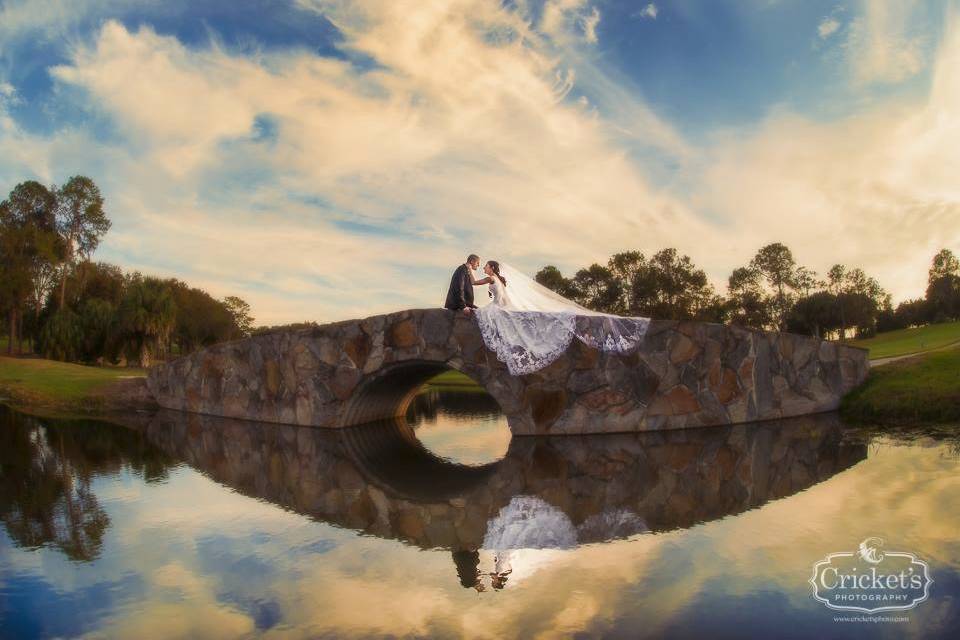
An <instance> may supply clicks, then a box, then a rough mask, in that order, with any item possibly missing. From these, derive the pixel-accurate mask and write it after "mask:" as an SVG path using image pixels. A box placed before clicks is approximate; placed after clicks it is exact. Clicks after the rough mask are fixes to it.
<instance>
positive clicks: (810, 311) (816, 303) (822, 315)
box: [787, 291, 840, 338]
mask: <svg viewBox="0 0 960 640" xmlns="http://www.w3.org/2000/svg"><path fill="white" fill-rule="evenodd" d="M839 324H840V322H839V318H838V315H837V298H836V296H834V295H833V294H832V293H830V292H829V291H818V292H816V293H813V294H810V295H809V296H805V297H803V298H800V299H799V300H797V302H796V304H795V305H793V308H792V309H791V310H790V314H789V315H788V316H787V330H788V331H792V332H794V333H807V334H810V335H812V336H816V337H817V338H821V337H823V335H824V334H825V333H827V332H829V331H834V330H836V329H838V328H839Z"/></svg>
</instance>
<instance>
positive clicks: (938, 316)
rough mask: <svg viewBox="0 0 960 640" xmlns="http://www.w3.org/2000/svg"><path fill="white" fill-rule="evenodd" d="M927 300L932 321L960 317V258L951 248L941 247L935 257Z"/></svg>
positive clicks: (928, 279)
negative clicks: (958, 258) (959, 258)
mask: <svg viewBox="0 0 960 640" xmlns="http://www.w3.org/2000/svg"><path fill="white" fill-rule="evenodd" d="M926 300H927V312H928V313H929V318H928V319H929V320H930V321H932V322H940V321H943V320H947V319H954V318H960V260H957V257H956V256H954V255H953V252H952V251H950V250H949V249H941V250H940V251H939V252H938V253H937V255H935V256H934V257H933V265H932V266H931V267H930V271H929V273H928V278H927V295H926Z"/></svg>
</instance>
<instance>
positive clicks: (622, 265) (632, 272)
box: [607, 251, 647, 313]
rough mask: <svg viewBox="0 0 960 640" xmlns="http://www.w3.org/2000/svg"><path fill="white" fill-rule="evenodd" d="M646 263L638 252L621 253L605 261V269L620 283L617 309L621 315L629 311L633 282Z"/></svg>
mask: <svg viewBox="0 0 960 640" xmlns="http://www.w3.org/2000/svg"><path fill="white" fill-rule="evenodd" d="M646 262H647V260H646V258H645V257H644V255H643V254H642V253H640V252H639V251H621V252H620V253H615V254H613V255H612V256H610V260H608V261H607V268H608V269H609V270H610V272H611V273H612V274H613V277H614V278H616V279H617V280H618V281H619V282H620V288H621V292H622V293H621V299H620V303H619V305H618V307H619V309H620V312H621V313H622V312H626V311H628V310H629V309H630V301H631V300H633V281H634V280H635V279H636V278H637V274H638V273H640V270H641V269H643V266H644V265H645V264H646Z"/></svg>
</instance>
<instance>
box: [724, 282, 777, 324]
mask: <svg viewBox="0 0 960 640" xmlns="http://www.w3.org/2000/svg"><path fill="white" fill-rule="evenodd" d="M727 307H728V309H729V316H728V317H729V320H730V322H732V323H733V324H737V325H740V326H744V327H754V328H757V329H762V328H765V327H768V326H769V325H770V324H771V322H772V321H773V318H772V316H771V314H770V308H769V306H768V305H767V302H766V297H765V295H764V291H763V286H762V285H761V284H760V274H759V273H758V272H757V271H756V270H754V269H751V268H750V267H739V268H737V269H734V270H733V273H731V274H730V278H729V279H728V280H727Z"/></svg>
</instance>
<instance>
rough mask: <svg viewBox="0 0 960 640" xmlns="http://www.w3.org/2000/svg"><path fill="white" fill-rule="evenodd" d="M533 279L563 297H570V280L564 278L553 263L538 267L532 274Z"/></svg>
mask: <svg viewBox="0 0 960 640" xmlns="http://www.w3.org/2000/svg"><path fill="white" fill-rule="evenodd" d="M534 280H536V281H537V282H539V283H540V284H542V285H543V286H545V287H546V288H547V289H550V290H552V291H555V292H557V293H559V294H560V295H562V296H564V297H565V298H569V297H571V284H570V280H568V279H567V278H564V277H563V274H562V273H560V270H559V269H557V268H556V267H555V266H553V265H547V266H546V267H544V268H542V269H540V271H538V272H537V274H536V275H535V276H534Z"/></svg>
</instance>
